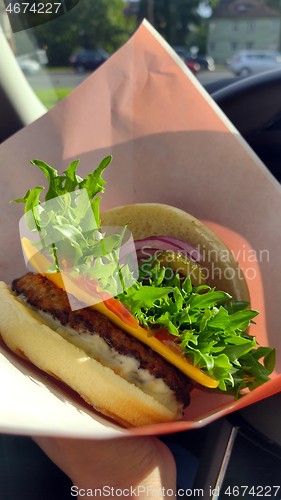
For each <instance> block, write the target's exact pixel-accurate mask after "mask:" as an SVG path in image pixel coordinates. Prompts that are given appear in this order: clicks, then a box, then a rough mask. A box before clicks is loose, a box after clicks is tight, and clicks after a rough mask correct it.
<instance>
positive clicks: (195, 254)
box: [161, 236, 203, 262]
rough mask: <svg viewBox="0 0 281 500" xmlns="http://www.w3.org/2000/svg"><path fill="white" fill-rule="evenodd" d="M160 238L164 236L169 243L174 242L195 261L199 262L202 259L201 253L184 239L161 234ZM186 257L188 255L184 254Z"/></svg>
mask: <svg viewBox="0 0 281 500" xmlns="http://www.w3.org/2000/svg"><path fill="white" fill-rule="evenodd" d="M161 238H164V239H165V240H166V241H170V242H171V243H174V244H175V245H179V246H181V248H183V249H184V250H185V251H186V252H187V253H188V254H189V257H190V258H191V259H192V260H195V261H196V262H199V261H200V260H202V259H203V255H202V254H201V253H200V252H199V250H197V248H195V247H193V246H191V245H190V244H189V243H186V242H185V241H182V240H179V239H178V238H172V237H171V236H161ZM186 257H188V255H186Z"/></svg>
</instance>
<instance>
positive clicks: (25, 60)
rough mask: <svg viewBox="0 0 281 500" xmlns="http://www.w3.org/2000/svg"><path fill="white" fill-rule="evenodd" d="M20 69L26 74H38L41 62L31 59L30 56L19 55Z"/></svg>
mask: <svg viewBox="0 0 281 500" xmlns="http://www.w3.org/2000/svg"><path fill="white" fill-rule="evenodd" d="M17 61H18V64H19V66H20V69H21V70H22V71H23V72H24V73H25V74H26V75H36V73H38V72H39V71H40V64H39V62H38V61H34V59H30V58H29V57H18V58H17Z"/></svg>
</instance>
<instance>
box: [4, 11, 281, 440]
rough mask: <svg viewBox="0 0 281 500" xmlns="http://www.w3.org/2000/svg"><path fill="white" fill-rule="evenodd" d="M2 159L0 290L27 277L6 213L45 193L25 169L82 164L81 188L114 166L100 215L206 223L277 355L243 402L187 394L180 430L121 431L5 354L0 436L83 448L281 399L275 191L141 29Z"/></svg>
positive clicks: (169, 55)
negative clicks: (32, 192)
mask: <svg viewBox="0 0 281 500" xmlns="http://www.w3.org/2000/svg"><path fill="white" fill-rule="evenodd" d="M0 152H1V198H0V205H1V225H0V228H1V244H0V270H1V279H3V280H5V281H6V282H8V283H10V282H11V280H12V279H14V278H16V277H19V276H21V275H22V274H24V273H25V272H26V268H25V264H24V259H23V256H22V251H21V245H20V238H19V230H18V221H19V219H20V217H21V216H22V206H17V205H10V206H9V205H8V202H9V200H11V199H14V198H18V197H19V196H21V195H22V194H24V193H25V192H26V191H27V190H28V189H29V188H31V187H34V186H36V185H42V184H45V179H43V174H42V173H41V172H40V171H39V170H38V169H36V168H35V167H33V166H31V165H30V164H29V161H30V160H31V159H33V158H36V159H41V160H44V161H45V162H47V163H48V164H50V165H52V166H53V167H54V168H56V169H57V170H59V171H62V170H65V169H66V168H67V166H68V164H69V163H70V162H71V161H73V160H74V159H77V158H80V160H81V162H80V166H79V175H81V176H83V177H85V176H86V174H87V173H89V172H91V171H93V170H94V168H95V167H96V166H97V165H98V163H99V162H100V161H101V159H102V158H104V157H105V156H107V155H109V154H112V155H113V164H112V166H111V167H109V169H107V170H106V172H105V174H104V178H105V180H106V181H107V182H108V184H107V185H106V191H105V194H104V195H103V198H102V203H101V209H102V210H105V209H108V208H111V207H115V206H119V205H124V204H130V203H141V202H142V203H143V202H154V203H157V202H158V203H165V204H168V205H172V206H175V207H178V208H180V209H183V210H185V211H187V212H189V213H191V214H192V215H194V216H195V217H197V218H198V219H200V220H203V221H205V222H206V223H207V224H208V225H209V226H210V227H211V228H212V229H214V230H215V231H216V232H217V234H218V235H219V236H220V237H221V238H222V239H223V240H224V241H225V243H226V244H227V245H228V246H229V248H230V250H232V251H233V253H234V255H235V256H236V258H237V260H238V261H239V263H240V265H241V267H242V269H243V270H244V272H245V273H246V276H247V277H248V285H249V289H250V294H251V307H252V308H253V309H257V310H259V311H260V315H259V317H258V318H257V326H256V327H255V334H256V337H257V340H258V342H259V343H260V344H261V345H264V346H274V347H276V349H277V364H276V369H275V372H274V374H273V376H272V380H271V381H270V382H268V383H266V384H264V385H263V386H262V387H260V388H258V389H256V390H255V391H253V392H252V393H251V394H248V395H247V396H245V397H244V398H242V399H241V400H239V401H237V402H234V401H233V398H231V397H229V396H220V395H208V394H205V393H203V392H200V391H196V392H194V393H193V395H192V402H191V405H190V407H189V408H187V409H186V411H185V414H184V417H183V419H182V420H181V421H179V422H175V423H170V424H159V425H153V426H149V427H143V428H138V429H132V430H123V429H121V428H120V427H119V426H118V425H116V424H114V423H113V422H111V421H109V420H107V419H106V418H103V416H102V415H100V414H97V413H95V412H94V411H92V410H91V409H90V408H89V407H88V406H86V405H85V404H84V403H83V402H81V400H78V399H77V398H76V397H75V396H74V395H73V394H70V393H68V392H66V391H65V389H64V387H63V386H60V385H58V384H55V383H53V382H52V380H51V379H50V378H49V377H47V376H46V375H44V374H42V373H40V372H39V371H38V370H36V369H33V368H31V367H30V365H29V364H27V363H25V362H24V361H21V360H20V359H18V358H17V357H16V356H14V355H13V354H12V353H10V352H9V351H8V349H6V348H5V347H2V348H1V351H0V375H1V380H2V381H3V380H5V383H2V384H1V387H0V431H1V432H9V433H20V434H33V435H34V434H45V435H61V436H72V437H85V438H108V437H114V436H126V435H128V434H129V435H132V434H137V435H145V434H148V435H152V434H160V433H170V432H176V431H180V430H184V429H191V428H194V427H199V426H202V425H205V424H207V423H209V422H211V421H212V420H214V419H216V418H218V417H220V416H222V415H225V414H227V413H229V412H232V411H234V410H236V409H239V408H242V407H244V406H247V405H249V404H251V403H254V402H256V401H258V400H260V399H262V398H264V397H267V396H269V395H271V394H274V393H276V392H278V391H280V390H281V375H280V372H281V357H279V356H278V354H279V353H280V352H281V337H280V335H279V332H280V327H281V325H280V322H281V319H280V313H279V309H280V303H281V288H280V286H279V280H278V276H279V274H280V267H281V252H280V248H281V232H280V231H279V220H280V217H279V215H280V213H281V196H280V186H279V184H278V183H277V181H275V179H274V178H273V177H272V175H271V174H270V173H269V172H268V170H267V169H266V168H265V167H264V165H263V164H262V163H261V161H260V160H259V159H258V158H257V157H256V155H255V154H254V153H253V151H252V150H251V149H250V148H249V146H248V145H247V144H246V143H245V141H244V140H243V139H242V138H241V136H240V135H239V133H238V132H237V130H236V129H235V128H234V127H233V126H232V124H231V123H230V122H229V121H228V119H227V118H226V117H225V116H224V114H223V113H222V112H221V111H220V109H219V108H218V107H217V106H216V104H215V103H214V102H213V101H212V99H211V98H210V97H209V95H208V94H207V93H206V92H205V91H204V89H203V88H202V87H201V86H200V84H199V83H198V81H197V80H196V79H195V77H194V76H193V75H192V74H191V73H190V72H189V70H188V69H187V68H186V66H185V65H184V63H183V62H182V61H181V59H180V58H179V57H178V56H177V55H176V54H175V53H174V52H173V51H172V49H171V48H170V47H169V46H168V45H167V44H166V42H165V41H164V40H163V39H162V38H161V37H160V36H159V35H158V33H157V32H156V31H155V30H154V29H153V28H152V27H151V26H150V25H149V23H147V22H146V21H145V22H143V24H142V25H141V26H140V28H139V29H138V31H137V32H136V33H135V35H134V36H133V37H132V38H131V40H130V41H129V42H128V43H127V44H126V45H124V46H123V47H122V48H121V49H120V50H119V51H118V52H116V53H115V54H114V55H113V56H112V57H111V58H110V59H109V60H108V61H107V62H106V63H105V64H104V65H103V66H101V67H100V68H99V69H98V70H97V71H96V72H95V73H93V74H92V75H91V76H90V77H89V78H87V80H85V82H84V83H82V84H81V85H80V86H79V87H78V88H77V89H76V90H74V91H73V92H72V93H71V94H70V95H69V96H68V97H67V98H65V99H64V100H63V101H61V102H60V103H59V104H57V105H56V106H55V107H54V108H53V109H52V110H51V111H49V112H48V113H47V114H46V115H44V116H43V117H42V118H40V119H39V120H37V121H36V122H35V123H33V124H31V125H30V126H28V127H26V128H25V129H23V130H21V131H20V132H19V133H17V134H16V135H15V136H13V137H11V138H10V139H9V140H8V141H6V142H5V143H4V144H2V145H1V147H0ZM253 255H256V260H253Z"/></svg>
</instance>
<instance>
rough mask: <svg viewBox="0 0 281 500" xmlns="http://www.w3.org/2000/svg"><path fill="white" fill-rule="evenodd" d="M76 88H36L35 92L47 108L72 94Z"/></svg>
mask: <svg viewBox="0 0 281 500" xmlns="http://www.w3.org/2000/svg"><path fill="white" fill-rule="evenodd" d="M74 88H75V87H71V88H70V87H68V88H63V89H46V90H35V94H36V95H37V97H39V99H40V101H41V102H42V103H43V104H44V106H46V108H47V109H51V108H52V107H53V106H54V105H55V104H57V102H59V101H61V100H62V99H63V98H64V97H66V96H67V95H68V94H70V92H72V90H74Z"/></svg>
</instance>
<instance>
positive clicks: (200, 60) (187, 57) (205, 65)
mask: <svg viewBox="0 0 281 500" xmlns="http://www.w3.org/2000/svg"><path fill="white" fill-rule="evenodd" d="M173 49H174V51H175V52H176V53H177V54H178V55H179V56H180V57H181V58H182V59H184V61H185V63H186V61H188V62H190V63H197V64H200V69H202V70H209V71H214V69H215V62H214V59H213V58H212V57H210V56H203V55H197V56H196V57H195V56H192V55H191V53H190V52H189V51H188V50H186V49H185V48H184V47H173Z"/></svg>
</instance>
